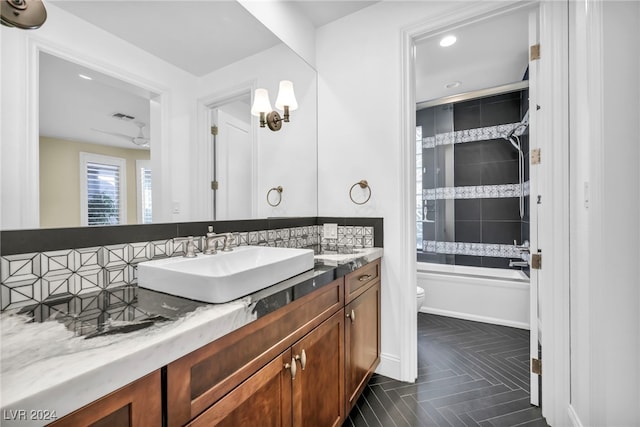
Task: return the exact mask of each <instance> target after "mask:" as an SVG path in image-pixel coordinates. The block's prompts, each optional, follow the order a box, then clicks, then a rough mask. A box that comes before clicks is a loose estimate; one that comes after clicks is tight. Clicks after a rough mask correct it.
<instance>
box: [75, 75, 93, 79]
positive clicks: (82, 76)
mask: <svg viewBox="0 0 640 427" xmlns="http://www.w3.org/2000/svg"><path fill="white" fill-rule="evenodd" d="M78 77H80V78H81V79H85V80H93V78H92V77H89V76H85V75H84V74H78Z"/></svg>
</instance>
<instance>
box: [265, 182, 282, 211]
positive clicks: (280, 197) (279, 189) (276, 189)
mask: <svg viewBox="0 0 640 427" xmlns="http://www.w3.org/2000/svg"><path fill="white" fill-rule="evenodd" d="M272 191H275V192H277V193H278V201H277V202H276V203H271V199H270V198H269V197H270V196H271V192H272ZM280 202H282V186H281V185H279V186H277V187H273V188H271V189H270V190H269V191H268V192H267V203H269V206H273V207H274V208H275V207H276V206H278V205H279V204H280Z"/></svg>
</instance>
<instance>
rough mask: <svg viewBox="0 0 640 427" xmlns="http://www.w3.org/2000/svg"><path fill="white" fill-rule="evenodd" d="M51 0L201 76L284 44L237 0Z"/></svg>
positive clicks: (86, 19) (70, 11) (82, 17)
mask: <svg viewBox="0 0 640 427" xmlns="http://www.w3.org/2000/svg"><path fill="white" fill-rule="evenodd" d="M51 2H52V3H53V4H55V5H56V6H58V7H60V8H61V9H64V10H66V11H67V12H69V13H72V14H74V15H76V16H78V17H79V18H81V19H83V20H85V21H88V22H90V23H92V24H94V25H95V26H97V27H100V28H102V29H103V30H105V31H107V32H109V33H111V34H114V35H116V36H118V37H120V38H121V39H123V40H126V41H128V42H129V43H131V44H133V45H135V46H137V47H139V48H141V49H143V50H145V51H147V52H149V53H151V54H153V55H155V56H157V57H159V58H161V59H163V60H165V61H167V62H169V63H171V64H173V65H175V66H177V67H178V68H181V69H183V70H185V71H187V72H189V73H191V74H193V75H194V76H198V77H199V76H203V75H205V74H208V73H210V72H212V71H214V70H217V69H220V68H222V67H224V66H225V65H228V64H231V63H234V62H236V61H238V60H240V59H242V58H245V57H247V56H251V55H253V54H256V53H258V52H262V51H264V50H266V49H268V48H270V47H273V46H275V45H277V44H279V43H281V41H280V40H279V39H278V38H277V37H276V36H275V35H273V33H271V32H270V31H269V30H268V29H267V28H265V27H264V26H263V25H262V24H261V23H260V22H259V21H258V20H257V19H256V18H254V17H253V16H252V15H251V14H250V13H249V12H247V11H246V10H245V9H244V8H243V7H242V6H240V4H238V3H237V2H235V1H153V0H152V1H118V2H114V1H112V0H108V1H105V0H91V1H89V0H79V1H68V0H52V1H51Z"/></svg>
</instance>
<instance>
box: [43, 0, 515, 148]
mask: <svg viewBox="0 0 640 427" xmlns="http://www.w3.org/2000/svg"><path fill="white" fill-rule="evenodd" d="M49 3H51V4H54V5H56V6H57V7H59V8H61V9H64V10H66V11H67V12H69V13H72V14H74V15H77V16H78V17H80V18H81V19H84V20H86V21H89V22H90V23H92V24H94V25H96V26H98V27H101V28H103V29H104V30H106V31H108V32H110V33H113V34H114V35H116V36H118V37H120V38H122V39H124V40H126V41H128V42H130V43H132V44H134V45H136V46H138V47H139V48H141V49H143V50H145V51H148V52H150V53H152V54H153V55H155V56H157V57H160V58H161V59H164V60H165V61H167V62H169V63H171V64H173V65H175V66H177V67H179V68H181V69H183V70H185V71H187V72H189V73H191V74H193V75H194V76H202V75H205V74H208V73H210V72H212V71H215V70H217V69H219V68H222V67H224V66H226V65H228V64H231V63H233V62H236V61H238V60H240V59H242V58H244V57H246V56H250V55H253V54H255V53H258V52H261V51H263V50H265V49H268V48H270V47H272V46H275V45H277V44H279V43H281V41H280V40H279V39H278V38H277V37H276V36H275V35H273V33H271V32H270V31H269V30H267V29H266V28H265V27H264V26H263V25H262V24H261V23H260V22H259V21H258V20H257V19H255V18H254V17H253V16H252V15H251V14H250V13H249V12H247V11H246V10H245V9H244V8H243V7H242V6H241V5H240V4H239V3H237V2H236V1H230V0H198V1H191V0H179V1H166V0H144V1H113V0H108V1H105V0H73V1H71V0H49ZM374 3H377V2H376V1H358V0H356V1H337V0H335V1H333V0H327V1H322V0H320V1H318V0H313V1H312V0H309V1H307V0H296V1H291V2H290V4H291V5H292V6H294V7H296V8H298V9H299V11H300V12H301V13H302V14H304V15H305V16H307V17H308V19H309V20H310V21H311V22H312V23H313V25H315V26H316V27H319V26H322V25H325V24H327V23H329V22H332V21H334V20H337V19H340V18H342V17H344V16H346V15H349V14H351V13H354V12H356V11H358V10H360V9H363V8H365V7H368V6H371V5H372V4H374ZM45 25H46V24H45ZM527 27H528V10H527V9H520V10H519V11H516V12H512V13H509V14H504V15H501V16H498V17H494V18H491V19H489V20H484V21H479V22H476V23H472V24H469V25H465V26H461V27H459V28H457V29H454V30H451V31H447V32H446V33H442V34H438V35H434V36H432V37H428V38H425V39H423V40H420V41H419V42H417V43H416V101H417V102H422V101H427V100H432V99H437V98H441V97H444V96H449V95H453V94H458V93H463V92H468V91H473V90H477V89H482V88H488V87H494V86H498V85H502V84H505V83H509V82H514V81H519V80H521V79H522V77H523V75H524V72H525V70H526V67H527V64H528V61H527V50H528V49H527V45H528V40H527V34H528V31H527ZM450 33H451V34H454V35H456V37H457V42H456V43H455V44H454V45H453V46H450V47H448V48H442V47H440V46H439V45H438V42H439V40H440V38H441V37H442V36H443V35H445V34H450ZM203 53H204V54H203ZM41 61H42V67H41V68H42V69H41V76H40V78H41V84H42V86H41V87H42V88H43V89H41V98H42V101H41V114H40V125H41V134H43V135H46V136H53V137H58V138H67V139H72V140H80V141H89V142H95V143H100V144H108V145H120V146H123V147H129V148H140V147H137V146H135V145H133V144H131V143H130V142H129V141H127V140H126V139H124V138H119V137H114V136H110V135H107V134H104V133H100V132H98V131H95V130H92V129H100V130H105V131H109V132H115V133H121V134H126V135H130V136H132V137H133V136H136V135H137V133H138V127H137V126H136V125H135V124H134V123H132V122H126V121H122V120H117V119H114V118H112V114H114V113H118V112H121V113H124V114H127V115H130V116H134V117H136V119H135V120H136V121H140V122H143V123H146V124H148V123H149V99H150V98H151V97H153V96H154V95H153V94H149V93H145V92H144V91H141V90H140V89H139V88H136V87H134V86H131V85H127V84H125V83H123V82H120V81H118V80H116V79H113V78H110V77H109V76H106V75H103V74H100V73H96V72H94V71H91V70H88V69H86V68H83V67H81V66H79V65H76V64H72V63H69V62H67V61H64V60H61V59H57V58H55V57H53V56H50V55H46V54H43V58H42V59H41ZM88 73H92V74H91V76H92V77H93V78H94V80H93V81H86V80H83V79H80V78H78V74H88ZM454 81H459V82H461V84H460V86H459V87H456V88H453V89H447V88H445V85H446V84H448V83H450V82H454ZM62 106H64V108H62ZM87 106H90V107H89V108H88V107H87ZM78 124H82V126H77V125H78ZM143 131H144V132H145V135H147V136H148V128H146V129H143Z"/></svg>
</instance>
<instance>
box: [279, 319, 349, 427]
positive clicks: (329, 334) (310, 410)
mask: <svg viewBox="0 0 640 427" xmlns="http://www.w3.org/2000/svg"><path fill="white" fill-rule="evenodd" d="M292 350H293V357H294V359H296V360H297V361H298V372H297V375H296V377H295V379H293V380H292V381H291V383H292V388H293V401H292V405H293V425H294V426H305V427H315V426H318V427H329V426H340V425H341V424H342V421H343V420H344V417H345V413H344V409H345V408H344V310H340V311H339V312H337V313H336V314H334V315H333V316H332V317H331V318H329V319H327V320H326V321H325V322H324V323H322V324H321V325H320V326H318V327H317V328H316V329H314V330H313V331H312V332H310V333H309V334H308V335H306V336H305V337H304V338H303V339H301V340H300V341H298V342H297V343H296V344H295V345H294V346H293V347H292Z"/></svg>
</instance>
